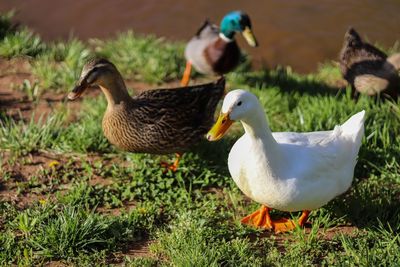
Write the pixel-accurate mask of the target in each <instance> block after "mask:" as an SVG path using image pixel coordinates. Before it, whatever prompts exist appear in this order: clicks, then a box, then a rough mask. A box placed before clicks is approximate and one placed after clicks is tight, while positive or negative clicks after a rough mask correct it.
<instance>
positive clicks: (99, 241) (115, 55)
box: [0, 14, 400, 266]
mask: <svg viewBox="0 0 400 267" xmlns="http://www.w3.org/2000/svg"><path fill="white" fill-rule="evenodd" d="M23 36H25V37H23ZM29 36H30V37H29ZM22 37H23V38H22ZM28 37H29V38H28ZM22 40H24V41H22ZM27 40H28V41H27ZM35 40H36V41H35ZM393 50H396V48H393ZM0 51H5V52H4V54H3V52H2V56H6V57H8V58H13V57H21V56H22V57H26V56H28V58H27V60H28V61H29V62H30V65H31V72H32V74H33V77H34V79H35V80H36V82H32V83H31V82H28V81H23V82H21V85H20V86H19V87H18V86H17V87H18V88H19V89H21V90H22V92H24V93H25V94H26V96H27V99H28V100H30V101H33V102H34V103H35V104H34V106H35V105H37V104H39V103H40V102H41V101H42V103H43V99H41V94H42V93H44V92H46V91H48V92H56V93H59V94H64V93H65V92H67V91H69V90H70V88H71V87H72V86H73V84H74V82H75V80H76V79H77V76H78V75H79V73H80V70H81V67H82V65H83V64H84V62H85V61H86V60H87V59H88V58H90V57H91V56H93V55H103V56H106V57H108V58H109V59H110V60H111V61H113V62H114V63H115V64H116V66H117V67H118V68H119V69H120V70H121V72H122V73H123V75H124V77H125V78H126V79H127V80H137V81H142V82H148V83H159V84H161V83H163V82H167V81H171V80H174V81H176V80H178V79H179V78H180V75H181V73H182V71H183V66H184V59H183V45H182V44H180V43H178V44H177V43H170V42H167V41H165V40H163V39H159V38H156V37H153V36H150V37H146V36H139V35H136V34H134V33H132V32H127V33H121V34H119V35H118V36H117V37H116V38H115V39H110V40H92V41H90V42H89V43H84V42H81V41H78V40H76V39H73V38H72V39H71V40H69V41H66V42H65V43H62V42H56V43H44V42H43V41H41V39H40V37H38V36H36V35H34V34H32V33H31V32H29V31H28V30H27V29H25V28H16V27H13V26H12V23H10V15H9V14H6V15H3V16H0ZM243 61H244V62H243V64H242V65H241V67H240V68H238V69H237V70H236V71H235V72H234V73H231V74H229V75H228V84H229V87H230V88H244V89H247V90H250V91H251V92H253V93H255V94H256V95H257V96H258V97H259V99H260V101H261V103H262V105H263V106H264V108H265V110H266V114H267V115H268V120H269V124H270V126H271V128H272V129H273V130H274V131H315V130H326V129H331V128H333V127H334V126H335V125H336V124H339V123H342V122H344V121H345V120H346V119H347V118H349V117H350V116H351V115H352V114H354V113H356V112H358V111H360V110H362V109H365V110H366V112H367V120H366V128H365V133H366V134H365V136H366V137H365V138H364V140H363V145H362V147H361V150H360V154H359V162H358V164H357V167H356V171H355V179H354V182H353V185H352V187H351V189H350V190H349V191H348V192H347V193H346V194H344V195H342V196H340V197H338V198H336V199H335V200H333V201H331V202H330V203H329V204H328V205H326V206H324V207H322V208H321V209H318V210H317V211H314V212H312V213H311V217H310V221H311V222H312V226H311V228H309V229H307V232H306V231H305V230H304V229H296V230H295V231H293V232H291V233H288V234H284V235H274V234H272V233H269V232H265V231H260V230H256V229H252V228H249V227H245V226H243V225H241V224H240V223H239V222H240V218H241V217H242V216H244V215H246V214H248V213H250V212H252V211H254V210H255V209H256V208H257V207H258V204H257V203H254V202H250V201H249V200H247V199H245V198H244V196H243V194H242V193H241V192H240V191H239V189H238V188H237V187H236V185H235V184H234V182H233V181H232V179H231V178H230V176H229V172H228V170H227V156H228V153H229V150H230V148H231V146H232V144H233V143H234V141H235V140H236V139H237V137H238V136H239V135H240V134H241V131H242V130H241V129H240V127H234V130H233V131H231V132H230V134H229V135H228V136H227V137H226V138H224V139H223V140H221V141H219V142H217V143H209V142H203V143H201V144H200V145H199V146H198V147H196V148H195V149H194V150H193V151H192V152H190V153H187V154H185V155H184V157H183V159H182V161H181V164H180V167H179V169H178V171H177V172H176V173H172V172H168V173H165V174H164V173H163V171H162V169H160V167H159V162H160V161H161V160H172V157H170V156H155V155H147V154H132V153H126V152H122V151H119V150H117V149H116V148H114V147H113V146H111V145H110V144H109V143H108V141H107V140H106V139H105V137H104V136H103V133H102V129H101V119H102V115H103V112H104V110H105V108H106V102H105V99H104V97H103V96H102V95H100V96H98V97H91V98H85V99H84V100H83V101H82V103H81V104H80V105H79V108H74V109H68V108H67V103H66V102H63V101H61V102H60V104H61V107H57V108H54V110H53V111H52V112H51V114H50V116H47V117H42V119H40V120H39V121H37V120H34V119H33V118H34V117H35V116H34V114H32V119H30V118H29V116H28V119H26V120H19V119H16V118H15V117H11V116H9V115H7V114H6V113H5V112H3V113H0V166H2V167H1V168H0V177H1V178H0V193H4V194H6V193H9V194H11V195H12V197H11V198H7V200H6V199H2V198H1V197H0V265H2V266H9V265H11V264H14V265H22V266H32V265H45V264H46V263H49V262H54V261H55V262H62V263H64V264H67V265H75V266H88V265H96V266H97V265H99V266H106V265H114V264H123V265H126V266H221V265H222V266H312V265H316V266H327V265H329V266H330V265H335V266H348V265H352V266H375V265H381V266H397V265H399V263H400V254H399V253H398V252H399V250H400V237H399V233H400V206H399V196H400V165H399V162H400V153H399V152H400V106H399V104H398V103H394V102H390V101H386V102H380V101H375V100H373V99H370V98H367V97H363V96H362V97H361V98H360V99H359V101H358V102H357V103H355V102H354V101H353V100H352V99H351V98H350V95H349V92H348V91H345V90H342V91H338V90H337V88H335V87H336V86H337V84H338V80H339V79H340V75H339V72H338V68H337V66H336V65H335V64H334V63H325V64H323V65H321V68H320V70H319V71H318V72H316V73H311V74H307V75H300V74H297V73H295V72H293V71H292V70H291V68H289V67H286V68H283V67H282V68H277V69H273V70H260V71H251V70H250V68H249V65H248V64H249V59H248V58H244V60H243ZM18 88H17V89H18ZM0 90H1V88H0ZM0 97H1V96H0ZM38 158H40V159H41V161H43V162H39V163H37V162H36V161H35V159H38ZM44 158H47V159H48V160H47V161H45V160H44ZM272 215H273V216H282V215H287V216H290V215H288V214H284V213H282V212H279V211H273V213H272ZM291 216H294V217H296V216H299V214H298V213H294V214H292V215H291ZM346 227H347V228H349V229H351V231H344V230H343V229H345V228H346ZM332 231H333V232H334V233H333V234H332ZM148 243H151V244H150V245H149V246H148ZM142 245H143V246H146V247H147V246H148V247H149V248H148V249H149V250H150V252H149V253H147V254H143V255H141V256H140V257H133V256H132V255H131V254H130V251H131V250H132V249H133V247H135V246H139V247H140V246H142Z"/></svg>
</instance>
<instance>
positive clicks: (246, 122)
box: [207, 89, 365, 232]
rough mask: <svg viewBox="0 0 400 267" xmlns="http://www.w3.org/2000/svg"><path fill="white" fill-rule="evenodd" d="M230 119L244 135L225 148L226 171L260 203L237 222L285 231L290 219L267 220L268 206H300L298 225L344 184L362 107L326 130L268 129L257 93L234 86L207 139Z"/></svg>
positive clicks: (212, 138)
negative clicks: (240, 126) (230, 147)
mask: <svg viewBox="0 0 400 267" xmlns="http://www.w3.org/2000/svg"><path fill="white" fill-rule="evenodd" d="M236 120H240V122H241V123H242V125H243V127H244V130H245V134H244V135H243V136H242V137H241V138H239V140H238V141H236V143H235V144H234V146H233V147H232V149H231V151H230V153H229V158H228V167H229V172H230V174H231V176H232V178H233V180H234V181H235V183H236V184H237V185H238V187H239V188H240V190H242V192H243V193H244V194H245V195H247V196H248V197H249V198H251V199H253V200H254V201H256V202H258V203H261V204H262V207H261V208H260V209H259V210H257V211H256V212H254V213H252V214H250V215H249V216H247V217H245V218H243V219H242V223H245V224H249V225H253V226H258V227H264V228H269V229H274V230H275V232H284V231H288V230H291V229H293V228H294V227H295V223H294V222H293V221H292V220H288V219H280V220H277V221H272V220H271V218H270V216H269V210H270V208H274V209H278V210H281V211H289V212H292V211H303V213H302V215H301V217H300V219H299V221H298V224H299V225H300V226H303V225H304V223H305V222H306V221H307V219H308V215H309V213H310V211H311V210H314V209H317V208H319V207H321V206H323V205H325V204H326V203H327V202H329V201H330V200H332V199H333V198H335V197H336V196H338V195H340V194H342V193H343V192H345V191H346V190H347V189H348V188H349V187H350V185H351V182H352V180H353V174H354V167H355V165H356V162H357V160H356V158H357V154H358V151H359V149H360V146H361V140H362V137H363V135H364V120H365V111H361V112H359V113H357V114H355V115H354V116H352V117H351V118H350V119H349V120H348V121H346V122H345V123H344V124H343V125H340V126H336V127H335V129H333V130H332V131H320V132H308V133H293V132H279V133H272V132H271V130H270V128H269V126H268V124H267V120H266V116H265V112H264V110H263V108H262V106H261V104H260V102H259V101H258V99H257V97H256V96H255V95H253V94H252V93H250V92H247V91H244V90H240V89H239V90H234V91H231V92H229V93H228V94H227V95H226V97H225V99H224V102H223V105H222V110H221V114H220V116H219V118H218V120H217V122H216V123H215V125H214V126H213V128H212V129H211V130H210V131H209V133H208V135H207V138H208V140H210V141H215V140H218V139H220V138H222V136H223V135H224V134H225V132H226V131H227V130H228V128H229V127H230V125H231V124H232V122H233V121H236Z"/></svg>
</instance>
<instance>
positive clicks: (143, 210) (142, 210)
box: [138, 208, 146, 213]
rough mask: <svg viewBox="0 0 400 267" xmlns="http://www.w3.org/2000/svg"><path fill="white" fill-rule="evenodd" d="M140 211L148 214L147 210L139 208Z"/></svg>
mask: <svg viewBox="0 0 400 267" xmlns="http://www.w3.org/2000/svg"><path fill="white" fill-rule="evenodd" d="M138 211H139V212H140V213H146V209H145V208H139V209H138Z"/></svg>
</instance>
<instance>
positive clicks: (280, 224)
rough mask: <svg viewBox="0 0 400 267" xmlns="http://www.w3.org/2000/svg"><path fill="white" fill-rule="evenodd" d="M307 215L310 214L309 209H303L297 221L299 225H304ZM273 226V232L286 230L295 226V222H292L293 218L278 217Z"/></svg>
mask: <svg viewBox="0 0 400 267" xmlns="http://www.w3.org/2000/svg"><path fill="white" fill-rule="evenodd" d="M308 215H310V211H309V210H303V212H302V214H301V216H300V218H299V221H298V224H299V226H304V224H305V223H306V222H307V219H308ZM273 226H274V230H275V233H283V232H288V231H291V230H293V229H294V228H296V224H295V223H294V222H293V220H289V219H280V220H278V221H274V222H273Z"/></svg>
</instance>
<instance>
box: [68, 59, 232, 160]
mask: <svg viewBox="0 0 400 267" xmlns="http://www.w3.org/2000/svg"><path fill="white" fill-rule="evenodd" d="M92 85H97V86H99V87H100V89H101V90H102V91H103V93H104V95H105V96H106V98H107V102H108V106H107V110H106V112H105V114H104V117H103V131H104V135H105V136H106V137H107V139H108V140H109V141H110V142H111V143H112V144H113V145H115V146H117V147H118V148H121V149H123V150H127V151H130V152H139V153H152V154H169V153H174V152H184V151H187V150H188V149H190V147H192V146H193V145H195V144H196V143H198V142H199V141H200V140H201V139H202V138H203V136H204V135H205V134H206V133H207V131H208V130H209V129H210V128H211V126H212V124H213V122H214V112H215V109H216V106H217V104H218V101H219V100H220V99H221V97H222V96H223V94H224V87H225V80H224V79H223V78H221V79H219V80H218V81H217V82H214V83H208V84H202V85H196V86H190V87H182V88H175V89H156V90H149V91H146V92H143V93H141V94H139V95H137V96H134V97H130V96H129V94H128V91H127V89H126V86H125V83H124V81H123V78H122V76H121V74H120V73H119V71H118V70H117V68H116V67H115V66H114V64H112V63H111V62H109V61H108V60H106V59H95V60H92V61H90V62H88V63H87V64H86V65H85V66H84V68H83V70H82V74H81V77H80V79H79V81H78V83H77V86H76V87H75V88H74V90H73V91H72V92H71V93H70V94H69V95H68V98H69V99H71V100H74V99H77V98H78V97H79V96H80V95H81V94H82V93H83V91H84V90H85V89H86V88H88V87H89V86H92Z"/></svg>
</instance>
